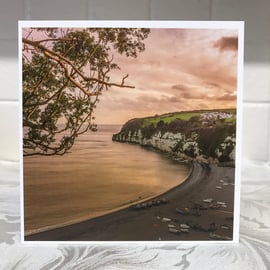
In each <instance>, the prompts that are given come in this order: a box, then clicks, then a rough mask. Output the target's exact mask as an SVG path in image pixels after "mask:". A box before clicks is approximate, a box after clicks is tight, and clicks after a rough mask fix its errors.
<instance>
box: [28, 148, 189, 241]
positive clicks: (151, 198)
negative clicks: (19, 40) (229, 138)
mask: <svg viewBox="0 0 270 270" xmlns="http://www.w3.org/2000/svg"><path fill="white" fill-rule="evenodd" d="M155 150H156V149H155ZM172 161H175V160H172ZM180 163H184V162H180ZM182 165H186V166H188V167H189V172H188V174H187V175H186V176H185V177H184V178H183V180H182V182H181V183H180V184H177V185H175V186H173V187H171V188H169V189H168V190H166V191H163V192H162V193H160V194H156V195H152V196H148V197H145V198H143V199H137V200H136V199H135V200H133V201H130V203H125V204H122V206H119V207H117V208H115V209H113V210H111V211H108V212H105V213H104V214H101V215H98V216H93V217H89V218H85V219H80V220H73V221H71V222H65V223H62V224H58V225H51V226H46V227H43V228H40V229H36V230H32V231H31V232H25V233H24V236H25V238H27V237H30V236H32V235H36V234H41V233H45V232H49V231H52V230H56V229H61V228H64V227H67V226H72V225H76V224H78V223H82V222H85V221H89V220H92V219H96V218H100V217H103V216H106V215H110V214H113V213H116V212H118V211H121V210H125V209H129V207H130V206H132V205H133V204H139V203H144V202H148V201H150V200H155V199H158V198H160V197H163V196H164V195H166V194H167V193H168V192H170V191H171V190H172V189H174V188H177V187H178V186H180V185H182V184H183V183H184V182H185V181H187V180H188V178H189V177H190V175H191V173H192V170H193V165H192V163H191V162H187V163H186V162H185V164H182Z"/></svg>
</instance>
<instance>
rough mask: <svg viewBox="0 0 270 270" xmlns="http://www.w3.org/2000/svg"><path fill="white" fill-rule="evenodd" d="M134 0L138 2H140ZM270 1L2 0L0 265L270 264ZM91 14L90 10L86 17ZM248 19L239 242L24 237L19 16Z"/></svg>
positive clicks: (224, 266) (203, 266)
mask: <svg viewBox="0 0 270 270" xmlns="http://www.w3.org/2000/svg"><path fill="white" fill-rule="evenodd" d="M135 3H136V4H135ZM269 10H270V1H268V0H258V1H253V0H226V1H224V0H192V1H187V0H168V1H162V0H149V1H148V0H141V1H124V0H122V1H121V0H107V1H105V0H103V1H96V0H80V1H71V0H68V1H67V0H57V1H52V0H51V1H42V0H22V1H20V0H19V1H17V0H1V3H0V80H1V87H0V124H1V135H0V269H1V270H2V269H19V270H21V269H35V270H36V269H237V270H238V269H256V270H257V269H260V270H263V269H270V254H269V250H270V216H269V212H270V198H269V194H270V179H269V178H270V167H269V164H270V163H269V162H270V140H269V138H270V134H269V133H270V86H269V84H270V28H269V25H270V13H269ZM87 16H88V17H87ZM26 18H27V19H55V20H57V19H87V18H88V19H156V20H158V19H179V20H181V19H182V20H183V19H186V20H191V19H192V20H202V19H212V20H245V21H246V34H245V41H246V42H245V61H246V63H245V71H246V73H245V79H244V80H245V81H244V123H243V127H244V128H243V158H244V160H245V163H244V166H243V169H242V172H243V173H242V174H243V179H242V191H241V194H242V195H241V227H240V244H239V245H235V246H232V245H228V246H219V245H215V246H195V245H192V246H183V245H166V246H164V245H162V244H160V245H144V244H142V245H131V244H128V245H121V246H120V245H114V246H108V245H99V246H92V245H88V246H76V247H68V246H43V247H38V248H37V247H31V246H26V245H22V244H20V240H19V239H20V233H19V230H20V224H19V222H20V210H19V209H20V206H19V172H18V163H17V162H14V163H9V162H6V160H14V161H18V128H19V126H18V103H17V101H18V93H17V85H18V84H17V83H18V82H17V78H18V75H17V67H16V64H17V40H16V37H17V20H18V19H26Z"/></svg>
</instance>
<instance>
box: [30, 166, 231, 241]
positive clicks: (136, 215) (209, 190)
mask: <svg viewBox="0 0 270 270" xmlns="http://www.w3.org/2000/svg"><path fill="white" fill-rule="evenodd" d="M192 166H193V169H192V170H191V173H190V175H189V177H188V178H187V179H186V181H184V182H183V183H181V184H180V185H177V186H176V187H173V188H171V189H170V190H168V191H166V192H165V193H163V194H161V195H158V196H155V198H156V199H158V198H162V197H166V199H167V200H168V203H167V204H162V205H159V206H154V207H151V208H147V209H144V210H139V211H131V210H129V209H128V208H124V209H121V210H118V211H114V212H112V213H109V214H105V215H103V216H99V217H96V218H92V219H89V220H86V221H83V222H79V223H76V224H72V225H67V226H64V227H61V228H56V229H53V230H49V231H45V232H41V233H37V234H32V235H29V236H25V241H136V240H137V241H140V240H142V241H147V240H149V241H151V240H159V239H162V240H209V233H207V234H205V233H201V232H198V233H194V234H192V235H191V234H186V235H181V237H180V238H179V236H178V235H173V234H170V233H168V229H167V224H164V223H162V222H160V220H158V219H157V217H170V218H171V219H173V220H179V222H185V221H186V220H184V217H182V216H180V215H179V214H177V213H176V211H175V209H176V208H177V207H188V206H189V204H190V201H192V202H201V201H202V200H203V199H204V198H208V197H213V198H214V199H215V200H219V201H222V200H227V201H228V202H227V204H228V208H227V209H226V211H223V212H224V213H223V212H221V211H219V212H215V211H213V210H212V211H205V212H204V213H203V216H201V217H189V219H190V220H191V221H192V220H194V219H195V220H200V222H201V223H202V224H203V225H204V224H209V223H210V221H211V220H212V219H216V222H220V223H222V221H223V220H224V218H226V217H227V218H228V217H231V216H232V213H233V196H234V192H233V191H234V188H233V187H232V186H229V187H226V188H224V192H222V191H220V190H216V188H215V186H216V185H217V181H218V180H219V179H221V178H224V177H225V176H226V177H230V178H231V179H233V180H234V169H233V168H228V167H217V166H215V165H212V166H211V170H210V172H207V170H206V168H204V167H203V166H202V165H200V164H199V163H197V162H194V163H193V165H192ZM225 189H226V190H225ZM219 195H222V196H219ZM149 200H151V199H147V200H144V201H146V202H147V201H149ZM208 212H209V213H208ZM207 213H208V214H207ZM217 213H218V215H217ZM206 214H207V215H206ZM185 218H186V217H185ZM224 222H225V220H224ZM205 226H206V225H205ZM230 226H232V224H230ZM227 234H229V236H231V235H232V230H230V232H227Z"/></svg>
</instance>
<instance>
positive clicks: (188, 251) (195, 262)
mask: <svg viewBox="0 0 270 270" xmlns="http://www.w3.org/2000/svg"><path fill="white" fill-rule="evenodd" d="M243 168H244V172H243V181H242V195H241V219H240V243H239V244H236V245H230V244H228V245H217V244H216V245H195V244H194V245H183V244H180V243H179V244H171V245H169V244H166V245H164V244H162V243H155V244H144V243H142V244H130V243H128V244H121V245H119V244H118V245H117V244H110V245H109V244H102V245H94V244H93V245H91V244H90V245H89V244H88V245H80V246H78V245H77V246H67V245H46V244H45V245H41V246H38V247H37V246H31V245H27V244H21V243H20V232H19V230H20V224H19V222H20V217H19V216H20V212H19V209H20V206H19V170H18V164H17V163H6V162H5V163H3V162H2V163H0V171H1V176H0V198H1V200H0V229H1V233H0V262H1V263H0V269H1V270H2V269H18V270H21V269H27V270H31V269H33V270H36V269H43V270H44V269H48V270H49V269H70V270H71V269H72V270H73V269H188V270H191V269H194V270H197V269H213V270H219V269H224V270H225V269H230V270H231V269H235V270H238V269H245V270H246V269H247V270H249V269H254V270H255V269H256V270H257V269H260V270H264V269H265V270H267V269H269V268H270V217H269V211H270V198H269V192H270V187H269V184H268V183H269V181H270V179H269V178H270V167H269V166H267V165H265V164H263V165H261V164H260V165H258V164H256V163H249V164H247V163H246V164H244V167H243ZM258 182H259V183H258ZM198 266H199V268H198Z"/></svg>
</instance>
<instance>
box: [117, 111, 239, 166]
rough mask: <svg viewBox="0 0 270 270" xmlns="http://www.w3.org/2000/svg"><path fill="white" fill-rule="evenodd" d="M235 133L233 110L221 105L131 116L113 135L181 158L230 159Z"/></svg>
mask: <svg viewBox="0 0 270 270" xmlns="http://www.w3.org/2000/svg"><path fill="white" fill-rule="evenodd" d="M235 136H236V110H235V109H220V110H197V111H184V112H173V113H166V114H163V115H155V116H151V117H145V118H135V119H131V120H129V121H128V122H126V123H125V124H124V125H123V127H122V129H121V131H120V132H119V133H117V134H114V135H113V138H112V139H113V140H114V141H119V142H130V143H136V144H140V145H142V146H151V147H153V148H156V149H159V150H161V151H164V152H168V153H170V154H172V155H173V156H175V157H178V158H183V159H194V158H196V159H202V160H204V161H213V160H215V161H217V162H231V161H234V155H235Z"/></svg>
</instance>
